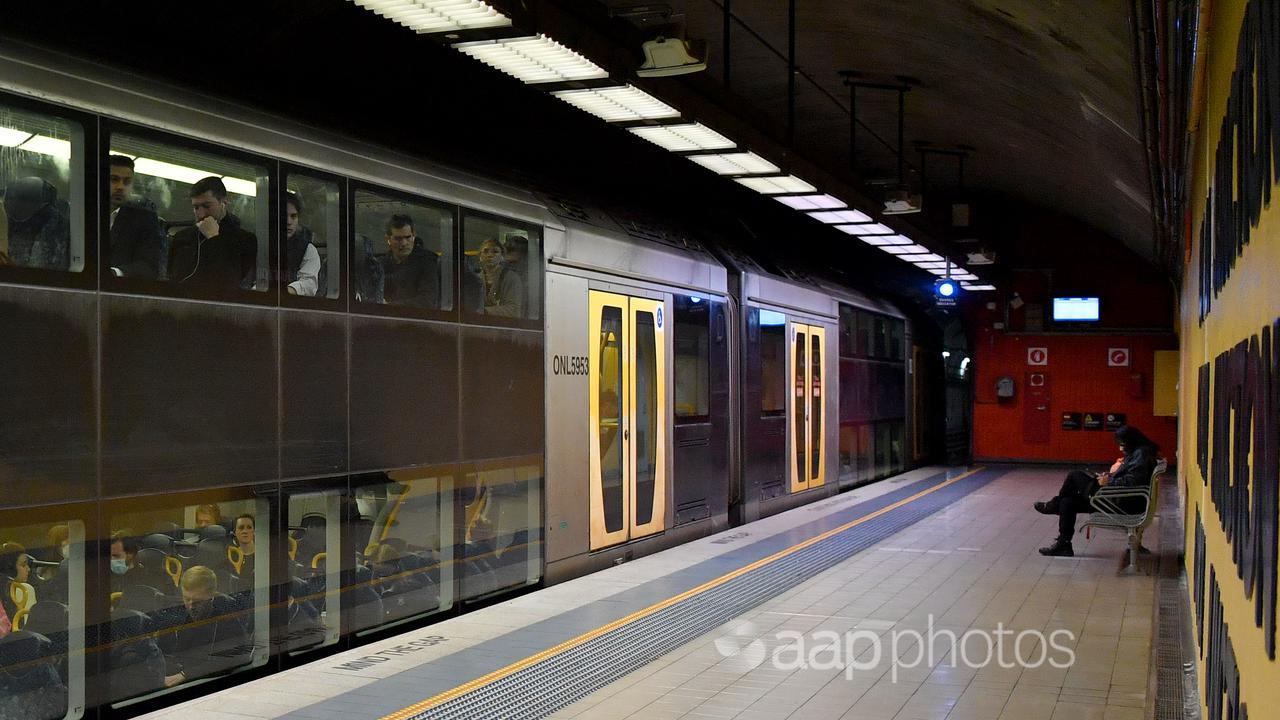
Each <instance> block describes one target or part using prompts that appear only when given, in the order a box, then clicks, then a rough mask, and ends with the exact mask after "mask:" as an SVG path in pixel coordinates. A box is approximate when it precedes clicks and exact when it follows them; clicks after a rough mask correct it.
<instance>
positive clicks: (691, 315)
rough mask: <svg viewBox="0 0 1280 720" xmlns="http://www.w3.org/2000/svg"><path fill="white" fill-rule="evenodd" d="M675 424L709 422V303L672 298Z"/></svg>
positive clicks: (694, 298) (704, 299)
mask: <svg viewBox="0 0 1280 720" xmlns="http://www.w3.org/2000/svg"><path fill="white" fill-rule="evenodd" d="M675 306H676V315H675V321H676V322H675V362H676V365H675V381H676V388H675V392H676V422H677V423H681V424H683V423H705V422H710V420H711V411H710V404H711V303H710V302H708V301H707V300H706V298H699V297H690V296H688V295H676V297H675Z"/></svg>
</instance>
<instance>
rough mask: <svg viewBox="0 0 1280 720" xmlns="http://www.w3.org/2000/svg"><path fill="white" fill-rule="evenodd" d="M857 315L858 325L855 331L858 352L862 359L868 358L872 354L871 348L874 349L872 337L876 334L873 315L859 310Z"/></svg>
mask: <svg viewBox="0 0 1280 720" xmlns="http://www.w3.org/2000/svg"><path fill="white" fill-rule="evenodd" d="M857 314H858V316H857V320H858V323H857V328H856V330H855V335H856V339H857V348H856V352H857V354H858V355H860V356H862V357H867V356H868V355H870V354H871V348H872V347H873V343H872V342H871V336H872V334H873V333H874V327H873V325H874V323H873V321H872V315H871V313H868V312H863V311H861V310H858V311H857Z"/></svg>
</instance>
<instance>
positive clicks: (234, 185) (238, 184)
mask: <svg viewBox="0 0 1280 720" xmlns="http://www.w3.org/2000/svg"><path fill="white" fill-rule="evenodd" d="M222 184H223V185H226V186H227V192H233V193H237V194H239V195H246V196H248V197H256V196H257V195H258V185H257V183H255V182H253V181H252V180H241V179H240V178H234V177H230V176H226V175H224V176H223V177H222Z"/></svg>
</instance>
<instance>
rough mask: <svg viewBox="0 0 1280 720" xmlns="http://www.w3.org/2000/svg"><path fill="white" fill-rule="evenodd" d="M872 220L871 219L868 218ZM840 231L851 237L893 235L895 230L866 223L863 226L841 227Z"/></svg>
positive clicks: (886, 226)
mask: <svg viewBox="0 0 1280 720" xmlns="http://www.w3.org/2000/svg"><path fill="white" fill-rule="evenodd" d="M867 219H868V220H870V219H871V218H867ZM840 231H841V232H845V233H848V234H850V235H892V234H893V228H890V227H889V226H888V225H881V224H880V223H864V224H862V225H841V226H840Z"/></svg>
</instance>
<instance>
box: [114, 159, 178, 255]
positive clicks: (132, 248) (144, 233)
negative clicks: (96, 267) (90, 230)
mask: <svg viewBox="0 0 1280 720" xmlns="http://www.w3.org/2000/svg"><path fill="white" fill-rule="evenodd" d="M107 162H108V164H109V165H110V166H111V175H110V180H111V196H110V198H109V199H110V205H111V214H110V215H109V216H108V218H109V222H110V225H111V254H110V262H111V272H112V273H114V274H115V275H116V276H117V277H121V276H123V277H140V278H147V279H149V280H163V279H164V271H165V264H166V263H165V254H166V253H165V250H166V246H167V245H168V241H169V238H168V237H167V236H166V235H165V233H164V224H163V223H161V222H160V215H159V213H157V212H156V208H155V205H153V204H152V203H151V202H150V201H148V200H135V199H132V198H130V197H129V195H130V192H131V189H132V188H133V158H130V157H129V156H127V155H111V156H109V157H108V158H107Z"/></svg>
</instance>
